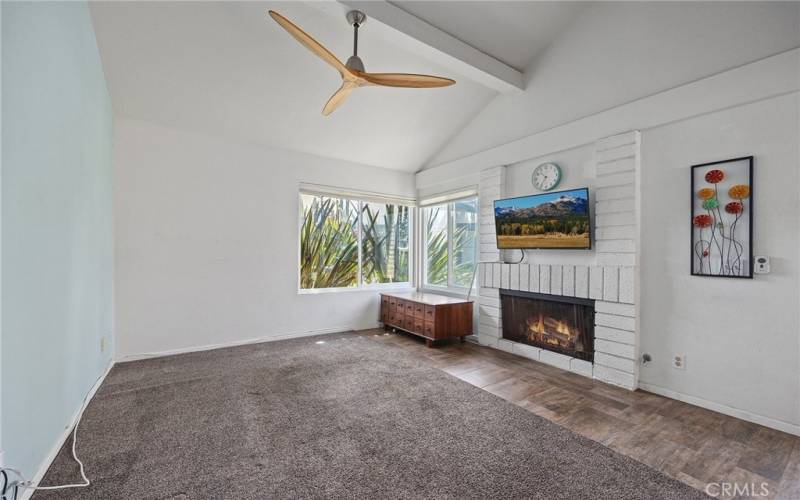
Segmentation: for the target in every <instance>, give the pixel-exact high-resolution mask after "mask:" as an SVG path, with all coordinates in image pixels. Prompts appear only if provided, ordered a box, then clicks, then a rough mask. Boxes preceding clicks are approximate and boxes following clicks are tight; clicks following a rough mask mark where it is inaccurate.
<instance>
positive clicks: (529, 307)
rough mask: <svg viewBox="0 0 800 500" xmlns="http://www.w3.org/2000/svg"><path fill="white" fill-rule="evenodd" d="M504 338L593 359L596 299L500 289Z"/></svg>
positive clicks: (575, 356) (579, 357) (580, 357)
mask: <svg viewBox="0 0 800 500" xmlns="http://www.w3.org/2000/svg"><path fill="white" fill-rule="evenodd" d="M500 305H501V309H502V313H503V338H504V339H507V340H511V341H514V342H520V343H523V344H528V345H532V346H535V347H539V348H541V349H547V350H549V351H553V352H557V353H560V354H564V355H567V356H571V357H573V358H578V359H582V360H585V361H590V362H591V361H593V359H594V300H590V299H581V298H575V297H564V296H561V295H548V294H542V293H532V292H523V291H518V290H505V289H500Z"/></svg>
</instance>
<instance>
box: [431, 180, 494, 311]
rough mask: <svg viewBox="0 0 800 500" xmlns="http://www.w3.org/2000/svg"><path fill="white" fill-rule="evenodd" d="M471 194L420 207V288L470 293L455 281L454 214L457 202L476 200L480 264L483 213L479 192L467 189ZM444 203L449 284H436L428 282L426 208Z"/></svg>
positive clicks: (476, 261)
mask: <svg viewBox="0 0 800 500" xmlns="http://www.w3.org/2000/svg"><path fill="white" fill-rule="evenodd" d="M467 192H468V193H469V194H468V195H466V196H464V195H462V196H458V197H448V198H445V199H441V200H440V199H436V200H435V202H432V203H430V202H429V203H428V204H426V205H424V206H421V207H420V210H419V238H418V241H419V242H420V245H419V256H420V258H419V261H420V266H419V269H420V276H419V283H420V290H423V291H429V292H435V293H447V294H452V295H457V296H463V297H466V296H467V294H468V293H469V288H470V287H468V286H461V285H457V284H455V283H454V282H453V274H454V273H453V258H452V256H453V238H452V233H453V216H454V212H455V204H456V203H457V202H459V201H465V200H474V201H475V207H476V218H475V224H476V229H475V265H476V266H477V265H478V257H479V255H480V227H481V225H480V224H481V220H480V219H481V214H480V200H479V199H478V195H477V193H472V192H471V191H467ZM441 205H444V206H445V207H446V208H447V210H446V214H447V285H436V284H432V283H428V235H427V234H426V229H427V225H428V224H427V220H426V215H425V214H426V209H429V208H432V207H435V206H441ZM472 286H473V289H474V287H475V279H474V275H473V282H472Z"/></svg>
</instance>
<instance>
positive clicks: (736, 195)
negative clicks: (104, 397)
mask: <svg viewBox="0 0 800 500" xmlns="http://www.w3.org/2000/svg"><path fill="white" fill-rule="evenodd" d="M728 196H730V197H731V198H733V199H734V200H742V199H744V198H747V197H748V196H750V186H746V185H744V184H737V185H735V186H733V187H732V188H730V189H729V190H728Z"/></svg>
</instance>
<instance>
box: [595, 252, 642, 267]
mask: <svg viewBox="0 0 800 500" xmlns="http://www.w3.org/2000/svg"><path fill="white" fill-rule="evenodd" d="M597 263H598V264H599V265H601V266H617V267H619V266H635V265H636V254H634V253H605V252H597Z"/></svg>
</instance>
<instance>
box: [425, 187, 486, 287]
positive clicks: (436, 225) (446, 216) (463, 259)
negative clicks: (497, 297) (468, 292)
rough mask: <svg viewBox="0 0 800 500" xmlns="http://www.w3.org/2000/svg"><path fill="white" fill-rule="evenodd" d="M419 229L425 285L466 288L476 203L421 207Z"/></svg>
mask: <svg viewBox="0 0 800 500" xmlns="http://www.w3.org/2000/svg"><path fill="white" fill-rule="evenodd" d="M423 228H424V230H425V234H424V236H425V243H424V246H423V249H424V262H425V269H424V278H425V285H428V286H432V287H447V288H469V286H470V284H471V283H472V277H473V274H474V272H475V265H476V262H477V254H478V247H477V230H478V200H477V199H476V198H469V199H464V200H458V201H454V202H450V203H444V204H441V205H433V206H429V207H425V208H424V209H423Z"/></svg>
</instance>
